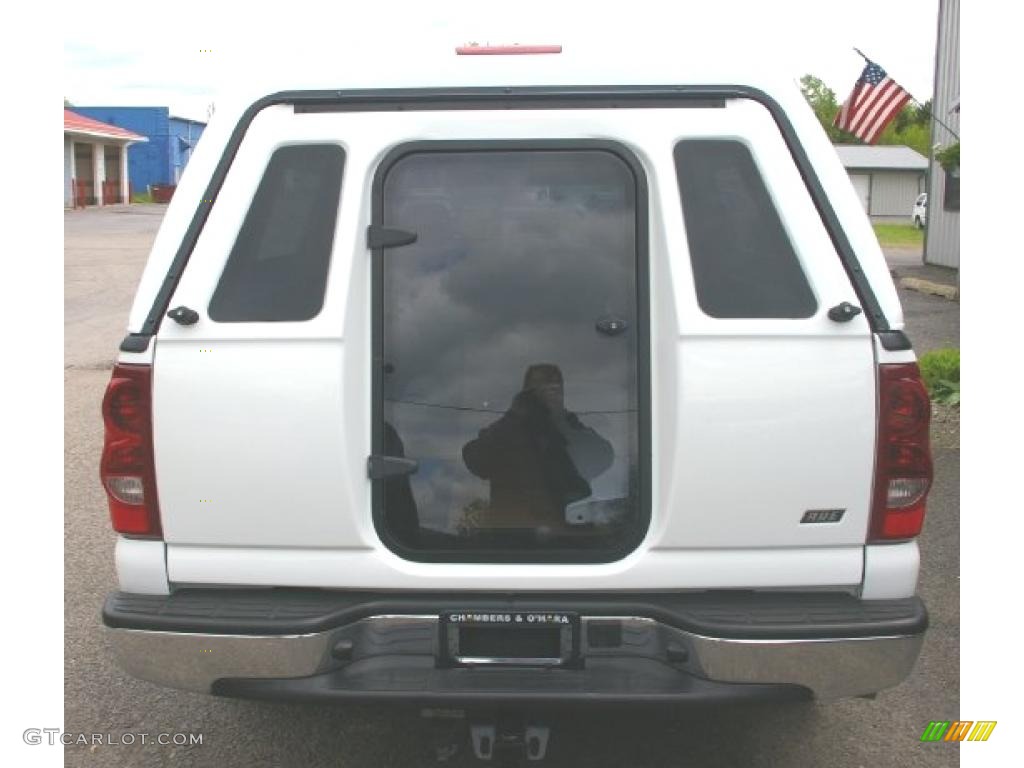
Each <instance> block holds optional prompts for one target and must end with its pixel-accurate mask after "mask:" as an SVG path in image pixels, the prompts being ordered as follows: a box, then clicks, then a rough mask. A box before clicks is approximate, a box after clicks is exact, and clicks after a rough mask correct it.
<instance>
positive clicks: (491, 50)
mask: <svg viewBox="0 0 1024 768" xmlns="http://www.w3.org/2000/svg"><path fill="white" fill-rule="evenodd" d="M561 52H562V46H560V45H477V44H476V43H470V44H469V45H460V46H459V47H458V48H456V49H455V53H457V54H458V55H459V56H523V55H528V54H536V53H561Z"/></svg>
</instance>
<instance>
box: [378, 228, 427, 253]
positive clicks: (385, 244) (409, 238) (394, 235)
mask: <svg viewBox="0 0 1024 768" xmlns="http://www.w3.org/2000/svg"><path fill="white" fill-rule="evenodd" d="M415 242H416V233H415V232H408V231H407V230H404V229H395V228H394V227H383V226H381V225H380V224H371V225H370V226H368V227H367V228H366V247H367V248H369V249H370V250H371V251H372V250H376V249H377V248H398V247H399V246H402V245H411V244H412V243H415Z"/></svg>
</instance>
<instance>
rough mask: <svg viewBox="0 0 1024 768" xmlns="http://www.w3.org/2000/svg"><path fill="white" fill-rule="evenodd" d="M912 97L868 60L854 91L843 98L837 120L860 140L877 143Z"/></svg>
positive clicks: (839, 124)
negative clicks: (886, 127)
mask: <svg viewBox="0 0 1024 768" xmlns="http://www.w3.org/2000/svg"><path fill="white" fill-rule="evenodd" d="M910 99H911V96H910V94H909V93H907V92H906V91H905V90H903V89H902V88H901V87H900V86H899V84H898V83H897V82H896V81H895V80H893V79H892V78H890V77H889V75H887V74H886V73H885V70H884V69H882V68H881V67H880V66H878V65H877V64H875V62H873V61H869V62H868V64H867V66H866V67H864V71H863V72H861V73H860V79H858V80H857V83H856V85H854V86H853V93H851V94H850V97H849V98H848V99H847V100H846V101H845V102H843V107H842V109H840V110H839V114H837V115H836V119H835V121H834V124H835V126H836V128H841V129H842V130H844V131H847V132H848V133H852V134H853V135H854V136H856V137H857V138H858V139H860V140H861V141H864V142H866V143H868V144H874V143H875V141H877V139H878V137H879V136H880V135H881V133H882V131H884V130H885V126H887V125H888V124H889V123H890V121H891V120H892V119H893V118H894V117H896V115H897V114H899V111H900V110H901V109H903V106H904V105H905V104H906V103H907V102H908V101H910Z"/></svg>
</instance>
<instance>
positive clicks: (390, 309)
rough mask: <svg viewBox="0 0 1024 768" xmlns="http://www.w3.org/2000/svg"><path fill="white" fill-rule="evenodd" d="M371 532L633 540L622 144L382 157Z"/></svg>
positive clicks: (593, 547) (633, 418)
mask: <svg viewBox="0 0 1024 768" xmlns="http://www.w3.org/2000/svg"><path fill="white" fill-rule="evenodd" d="M382 173H383V174H384V176H383V184H382V195H381V197H380V199H379V200H378V201H377V205H378V206H380V207H379V208H378V209H377V215H378V217H379V218H378V220H379V221H381V222H382V223H383V224H384V225H385V226H393V227H396V228H398V229H403V230H408V231H413V232H416V233H417V235H418V237H417V239H416V241H415V242H414V243H412V244H410V245H407V246H403V247H401V248H393V249H385V250H383V252H382V253H380V254H379V255H378V259H379V261H378V264H379V267H380V272H379V275H378V277H379V283H378V285H379V290H380V296H381V302H380V305H379V311H380V312H381V315H380V317H379V321H378V322H380V328H381V333H382V339H381V342H382V344H381V347H380V350H381V359H382V368H381V373H380V375H379V389H378V396H379V397H380V401H379V402H380V411H379V414H380V416H381V417H382V423H378V425H377V436H376V438H375V439H376V443H375V448H376V450H375V453H382V454H383V455H386V456H392V457H402V458H405V459H412V460H414V461H415V462H416V463H417V465H418V466H417V469H416V471H415V472H413V473H412V474H410V475H408V476H403V477H399V478H391V479H388V480H386V481H384V482H382V483H379V484H378V486H377V490H376V492H375V493H376V497H375V498H376V499H377V503H378V505H379V506H378V522H379V523H382V524H383V525H381V526H379V530H382V531H384V532H385V533H386V534H388V536H387V538H386V540H392V541H393V542H394V543H395V544H397V545H399V546H400V547H401V548H402V549H404V550H409V551H411V552H414V553H417V556H424V557H428V558H429V557H443V558H448V559H452V560H471V561H484V562H486V561H488V560H489V559H490V558H492V557H495V558H499V559H505V560H519V561H522V560H527V561H529V560H534V559H545V558H546V559H549V560H551V559H554V560H561V559H563V558H566V557H569V558H570V559H574V560H578V559H587V560H602V559H607V558H608V557H610V556H611V555H610V554H609V553H610V552H611V553H618V552H619V551H621V549H623V548H625V547H629V546H635V543H636V542H637V541H639V538H640V537H641V535H642V533H643V530H644V529H645V528H646V521H647V516H646V515H647V513H646V511H645V508H644V506H643V502H642V498H641V477H642V471H643V464H642V460H643V457H642V455H641V451H640V444H641V438H640V429H641V417H640V408H641V392H642V390H641V385H640V375H641V374H640V366H641V364H642V362H643V361H642V360H641V355H640V352H639V348H640V344H641V343H642V339H643V336H642V332H641V329H642V328H643V321H642V319H641V312H642V311H643V312H645V311H646V307H645V306H643V305H641V304H640V301H641V300H640V297H639V294H638V284H639V283H640V282H641V281H642V279H643V278H642V277H641V278H640V279H639V280H638V274H640V275H643V274H644V273H643V272H642V271H641V270H643V269H645V267H644V266H643V260H644V259H645V257H646V254H645V253H644V252H643V250H642V247H641V246H640V245H639V241H640V239H641V238H642V237H643V234H642V230H641V229H640V228H641V227H643V226H644V225H645V223H646V219H645V217H644V216H643V213H642V211H643V209H642V207H641V206H642V204H643V199H642V197H641V195H640V192H639V189H638V179H637V177H636V176H635V175H634V172H633V170H632V169H631V168H630V165H629V164H628V163H627V161H626V160H625V159H624V153H623V155H620V154H618V153H617V152H613V151H609V150H608V149H607V148H605V147H604V146H601V147H597V146H595V144H594V143H592V142H579V144H578V145H577V144H576V143H575V142H572V143H569V142H563V143H561V144H559V145H558V146H557V147H553V146H531V145H530V144H526V143H515V142H505V143H500V144H497V143H491V144H490V145H487V144H483V145H477V146H473V147H470V148H465V147H463V146H462V145H459V144H454V145H450V147H449V148H444V149H442V148H440V147H438V146H435V145H432V146H431V147H430V149H429V151H412V150H411V149H410V151H409V152H408V153H406V154H404V155H403V156H402V157H401V158H400V159H399V160H397V161H396V162H395V163H393V164H391V165H390V166H387V167H385V168H384V169H383V171H382Z"/></svg>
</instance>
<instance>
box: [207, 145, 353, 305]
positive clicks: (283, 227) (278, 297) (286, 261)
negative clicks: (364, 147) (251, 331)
mask: <svg viewBox="0 0 1024 768" xmlns="http://www.w3.org/2000/svg"><path fill="white" fill-rule="evenodd" d="M344 166H345V152H344V150H343V149H342V148H341V147H339V146H337V145H334V144H303V145H296V146H290V147H282V148H280V149H278V150H277V151H276V152H274V154H273V156H271V158H270V163H269V164H268V165H267V170H266V172H265V173H264V174H263V178H262V179H261V180H260V184H259V187H258V188H257V190H256V195H255V197H254V198H253V201H252V205H251V206H250V208H249V211H248V213H247V214H246V216H245V221H244V222H243V223H242V228H241V230H240V231H239V233H238V239H237V240H236V241H235V245H234V247H233V248H232V249H231V254H230V255H229V256H228V260H227V263H226V264H225V266H224V272H223V274H222V275H221V278H220V282H219V283H218V284H217V288H216V290H215V291H214V294H213V298H212V299H211V300H210V307H209V314H210V318H211V319H212V320H215V321H217V322H221V323H232V322H246V321H249V322H252V321H301V320H309V319H311V318H313V317H315V316H316V315H317V314H318V313H319V312H320V309H321V308H322V307H323V303H324V292H325V290H326V285H327V269H328V266H329V265H330V260H331V246H332V244H333V241H334V225H335V220H336V219H337V215H338V201H339V199H340V197H341V176H342V171H343V170H344Z"/></svg>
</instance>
